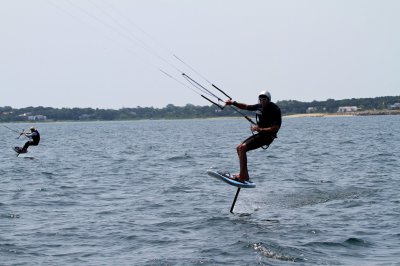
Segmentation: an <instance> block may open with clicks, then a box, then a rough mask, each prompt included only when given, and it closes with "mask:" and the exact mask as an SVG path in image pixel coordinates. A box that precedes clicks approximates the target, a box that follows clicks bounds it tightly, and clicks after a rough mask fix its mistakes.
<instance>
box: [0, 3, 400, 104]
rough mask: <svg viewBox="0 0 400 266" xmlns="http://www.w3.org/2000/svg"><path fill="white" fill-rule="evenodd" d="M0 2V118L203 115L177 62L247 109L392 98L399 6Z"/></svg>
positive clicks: (396, 82)
mask: <svg viewBox="0 0 400 266" xmlns="http://www.w3.org/2000/svg"><path fill="white" fill-rule="evenodd" d="M0 1H1V5H0V38H1V39H0V40H1V41H0V90H1V97H0V106H12V107H15V108H21V107H26V106H46V107H47V106H48V107H93V108H113V109H118V108H122V107H137V106H142V107H145V106H146V107H149V106H153V107H164V106H166V105H167V104H174V105H178V106H182V105H185V104H187V103H191V104H195V105H208V104H209V103H208V102H207V101H205V100H204V99H203V98H201V97H200V96H199V95H198V94H196V93H194V92H193V91H192V90H191V89H193V88H194V87H192V86H191V85H190V84H189V83H187V82H186V81H185V80H184V79H182V78H181V74H180V71H181V72H182V71H183V72H185V73H191V74H190V75H192V77H193V78H195V80H196V81H199V82H201V83H202V84H204V85H208V83H207V81H205V80H204V79H202V78H201V77H199V76H197V75H195V74H193V72H191V71H190V69H189V68H188V67H186V66H185V65H183V64H181V62H180V61H178V60H176V58H174V57H173V56H172V55H173V54H176V55H177V56H179V57H180V58H181V59H183V60H184V61H185V62H186V63H188V64H189V65H190V66H191V67H192V68H194V69H195V70H196V71H197V72H199V73H200V74H201V75H202V76H204V77H205V78H206V79H207V80H209V81H211V82H213V83H214V84H216V85H217V86H219V87H220V88H221V89H223V90H225V91H226V92H227V93H228V94H230V95H231V96H232V97H233V98H234V99H235V100H237V101H240V102H245V103H255V102H256V101H257V95H258V93H259V92H260V91H261V90H264V89H267V90H269V91H270V92H271V94H272V100H273V101H278V100H299V101H313V100H326V99H328V98H333V99H346V98H364V97H377V96H395V95H400V48H399V47H400V16H399V13H400V1H398V0H392V1H391V0H374V1H373V0H274V1H271V0H246V1H245V0H241V1H238V0H198V1H194V0H146V1H144V0H18V1H17V0H0ZM175 68H178V70H179V71H177V69H175ZM159 69H162V70H163V71H166V72H167V73H168V74H170V75H172V76H173V77H174V78H176V79H177V80H179V81H180V82H184V84H187V86H189V87H190V88H191V89H189V88H188V87H185V86H183V85H182V84H180V83H178V82H177V81H176V80H173V79H171V78H169V77H168V76H167V75H165V74H163V73H162V72H160V71H159ZM185 82H186V83H185ZM208 88H209V87H208Z"/></svg>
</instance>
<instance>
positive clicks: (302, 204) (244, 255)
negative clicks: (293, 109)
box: [0, 116, 400, 265]
mask: <svg viewBox="0 0 400 266" xmlns="http://www.w3.org/2000/svg"><path fill="white" fill-rule="evenodd" d="M6 125H7V126H8V127H11V128H14V129H16V130H20V129H22V128H28V127H29V126H30V125H29V124H6ZM399 125H400V116H374V117H333V118H332V117H331V118H327V117H326V118H323V117H319V118H286V119H284V120H283V125H282V129H281V131H280V134H279V138H278V139H277V140H276V141H275V142H274V143H273V144H272V145H271V146H270V148H269V149H268V150H266V151H264V150H261V149H260V150H256V151H252V152H250V153H249V154H248V159H249V169H250V176H251V178H252V180H253V181H254V182H256V183H257V187H256V188H254V189H242V190H241V192H240V195H239V198H238V201H237V203H236V206H235V209H234V214H231V213H229V209H230V206H231V204H232V200H233V197H234V196H235V192H236V188H235V187H232V186H229V185H227V184H225V183H223V182H221V181H218V180H216V179H213V178H211V177H209V176H207V174H206V170H207V169H209V168H211V167H213V168H215V169H221V170H228V171H233V172H236V171H238V160H237V156H236V150H235V147H236V145H237V144H238V143H239V142H240V141H241V140H243V139H244V138H246V137H247V136H248V135H249V134H251V133H250V131H249V129H248V128H249V125H248V123H247V122H246V121H245V120H244V119H217V120H212V119H210V120H173V121H131V122H87V123H38V124H36V125H35V126H36V127H37V128H38V130H39V131H40V132H41V135H42V141H41V143H40V145H39V146H38V147H31V148H29V153H28V154H26V155H21V156H20V157H16V156H15V153H14V151H13V150H12V149H11V147H12V146H16V145H22V144H23V143H24V141H25V140H22V139H20V140H17V139H16V137H17V136H16V135H15V133H13V132H12V131H10V130H8V129H7V128H5V127H0V132H1V134H2V136H3V140H2V142H0V148H1V154H0V160H1V168H0V176H1V180H0V184H1V185H0V232H1V233H0V264H2V265H3V264H4V265H287V264H290V265H360V264H361V263H364V264H366V265H387V264H393V265H396V264H397V265H400V259H399V250H400V198H399V191H400V183H399V179H400V177H399V173H400V159H399V155H400V126H399Z"/></svg>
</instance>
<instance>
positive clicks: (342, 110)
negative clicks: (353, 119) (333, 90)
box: [337, 106, 358, 113]
mask: <svg viewBox="0 0 400 266" xmlns="http://www.w3.org/2000/svg"><path fill="white" fill-rule="evenodd" d="M357 110H358V108H357V106H339V109H338V111H337V112H338V113H347V112H357Z"/></svg>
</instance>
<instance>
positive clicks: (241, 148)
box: [236, 143, 247, 153]
mask: <svg viewBox="0 0 400 266" xmlns="http://www.w3.org/2000/svg"><path fill="white" fill-rule="evenodd" d="M236 150H237V152H238V153H246V151H247V147H246V144H244V143H241V144H239V145H238V146H237V148H236Z"/></svg>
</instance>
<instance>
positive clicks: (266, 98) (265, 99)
mask: <svg viewBox="0 0 400 266" xmlns="http://www.w3.org/2000/svg"><path fill="white" fill-rule="evenodd" d="M258 100H259V101H260V103H261V104H263V105H264V104H268V103H269V102H271V93H269V92H268V91H262V92H260V94H259V95H258Z"/></svg>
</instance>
